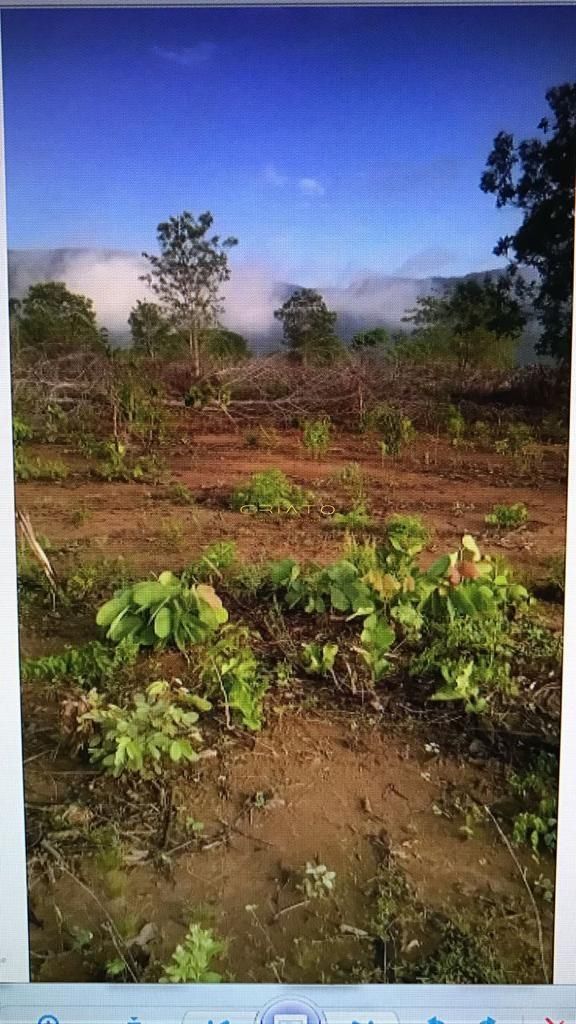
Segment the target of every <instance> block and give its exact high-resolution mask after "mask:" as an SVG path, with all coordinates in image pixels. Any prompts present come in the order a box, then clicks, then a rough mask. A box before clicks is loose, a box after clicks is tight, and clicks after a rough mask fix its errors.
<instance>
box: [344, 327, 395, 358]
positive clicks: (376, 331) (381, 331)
mask: <svg viewBox="0 0 576 1024" xmlns="http://www.w3.org/2000/svg"><path fill="white" fill-rule="evenodd" d="M390 340H391V339H390V335H389V333H388V331H387V330H386V329H385V328H384V327H373V328H372V330H370V331H360V332H359V333H358V334H355V335H354V337H353V338H352V341H351V342H350V348H352V349H354V351H355V352H362V351H364V350H365V349H369V348H370V349H372V348H384V347H385V346H387V345H389V344H390Z"/></svg>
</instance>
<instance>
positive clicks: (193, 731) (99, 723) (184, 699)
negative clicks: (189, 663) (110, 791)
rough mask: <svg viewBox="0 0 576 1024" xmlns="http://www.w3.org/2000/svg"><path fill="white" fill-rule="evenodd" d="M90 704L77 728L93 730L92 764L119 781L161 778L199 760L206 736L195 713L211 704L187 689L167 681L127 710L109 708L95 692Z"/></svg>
mask: <svg viewBox="0 0 576 1024" xmlns="http://www.w3.org/2000/svg"><path fill="white" fill-rule="evenodd" d="M88 703H89V709H88V710H86V711H85V712H84V713H83V714H82V715H80V716H79V723H80V724H81V725H84V726H86V727H87V728H90V729H92V730H93V733H92V736H91V738H90V740H89V753H90V758H91V760H92V761H93V762H95V763H96V764H101V765H102V767H103V768H104V769H105V770H106V771H108V772H110V773H111V774H112V775H114V776H115V777H118V776H119V775H122V774H123V773H124V772H135V773H136V774H138V775H141V776H143V777H144V778H146V777H150V776H153V775H155V774H156V775H159V774H161V773H162V772H163V771H165V769H166V766H167V765H169V764H170V763H178V762H180V761H185V762H186V761H188V762H190V761H196V760H197V758H198V754H197V751H196V747H198V746H199V745H200V744H201V742H202V736H201V733H200V731H199V729H198V728H197V722H198V718H199V715H198V711H197V710H193V709H195V708H198V707H200V709H201V710H208V708H209V707H210V704H209V703H208V702H207V701H203V700H199V698H197V697H196V696H195V695H194V694H190V693H188V692H187V691H186V690H185V689H184V688H183V687H178V688H175V687H174V686H171V685H170V683H168V682H166V681H165V680H159V681H157V682H155V683H151V684H150V686H148V687H147V689H146V692H145V693H137V694H135V696H134V698H133V704H132V707H129V708H125V707H119V706H118V705H116V704H110V703H108V702H107V701H106V700H105V698H104V697H103V696H102V694H100V693H98V692H97V691H96V690H91V691H90V693H89V694H88Z"/></svg>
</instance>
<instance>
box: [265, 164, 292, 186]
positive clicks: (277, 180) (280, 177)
mask: <svg viewBox="0 0 576 1024" xmlns="http://www.w3.org/2000/svg"><path fill="white" fill-rule="evenodd" d="M264 181H265V183H266V184H267V185H276V187H278V188H281V187H282V186H283V185H288V184H289V183H290V179H289V178H287V177H286V175H285V174H280V173H279V172H278V171H277V170H276V168H275V166H274V164H267V165H266V167H265V168H264Z"/></svg>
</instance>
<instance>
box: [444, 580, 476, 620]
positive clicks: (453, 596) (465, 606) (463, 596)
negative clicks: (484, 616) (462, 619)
mask: <svg viewBox="0 0 576 1024" xmlns="http://www.w3.org/2000/svg"><path fill="white" fill-rule="evenodd" d="M450 600H451V602H452V604H453V606H454V608H456V609H457V611H459V612H462V614H463V615H470V616H471V617H472V618H474V617H475V616H476V615H477V614H478V609H477V608H476V606H475V605H474V602H473V601H472V600H471V599H470V597H469V595H468V593H467V591H466V588H465V587H463V586H461V585H460V586H458V587H454V588H453V589H452V590H451V591H450Z"/></svg>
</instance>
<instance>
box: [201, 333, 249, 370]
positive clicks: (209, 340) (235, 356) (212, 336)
mask: <svg viewBox="0 0 576 1024" xmlns="http://www.w3.org/2000/svg"><path fill="white" fill-rule="evenodd" d="M202 340H203V347H204V349H205V351H206V354H207V355H209V356H211V357H212V359H215V360H216V361H218V362H226V363H235V362H240V361H241V360H242V359H248V358H249V356H250V349H249V348H248V342H247V341H246V338H243V337H242V335H241V334H237V333H236V331H228V330H226V328H224V327H213V328H211V329H210V330H208V331H206V332H205V334H204V336H203V339H202Z"/></svg>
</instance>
